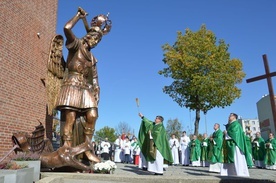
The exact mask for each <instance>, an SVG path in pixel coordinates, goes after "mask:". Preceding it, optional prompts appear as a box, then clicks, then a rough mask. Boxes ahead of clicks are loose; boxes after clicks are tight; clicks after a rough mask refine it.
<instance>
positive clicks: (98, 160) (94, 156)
mask: <svg viewBox="0 0 276 183" xmlns="http://www.w3.org/2000/svg"><path fill="white" fill-rule="evenodd" d="M84 153H85V155H86V156H87V158H88V159H89V160H90V161H92V162H95V163H100V162H101V160H100V158H98V157H97V156H96V155H95V154H92V153H91V152H90V151H85V152H84Z"/></svg>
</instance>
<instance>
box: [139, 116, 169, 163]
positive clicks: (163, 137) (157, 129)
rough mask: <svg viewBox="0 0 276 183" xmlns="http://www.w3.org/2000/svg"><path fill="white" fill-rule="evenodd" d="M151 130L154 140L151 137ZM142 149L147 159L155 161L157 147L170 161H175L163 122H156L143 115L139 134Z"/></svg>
mask: <svg viewBox="0 0 276 183" xmlns="http://www.w3.org/2000/svg"><path fill="white" fill-rule="evenodd" d="M149 131H151V136H152V137H153V140H151V139H150V136H149ZM138 139H139V145H140V148H141V151H142V153H143V155H144V157H145V159H146V160H147V161H155V158H156V157H155V155H156V148H157V149H158V151H159V152H160V153H161V154H162V156H163V158H164V159H165V160H166V161H168V162H171V163H172V162H173V158H172V152H171V149H170V145H169V140H168V138H167V133H166V130H165V128H164V126H163V123H160V124H155V122H152V121H150V120H148V119H147V118H145V117H143V118H142V122H141V125H140V129H139V134H138Z"/></svg>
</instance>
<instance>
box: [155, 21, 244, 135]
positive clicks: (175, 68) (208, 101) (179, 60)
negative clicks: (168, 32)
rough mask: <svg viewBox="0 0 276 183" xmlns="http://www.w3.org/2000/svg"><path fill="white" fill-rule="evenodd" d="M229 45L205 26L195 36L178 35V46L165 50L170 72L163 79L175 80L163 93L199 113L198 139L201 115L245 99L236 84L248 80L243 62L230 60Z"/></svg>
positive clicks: (167, 70)
mask: <svg viewBox="0 0 276 183" xmlns="http://www.w3.org/2000/svg"><path fill="white" fill-rule="evenodd" d="M228 48H229V45H228V44H226V43H225V42H224V40H222V39H221V40H219V41H218V43H217V38H216V36H215V35H214V33H213V32H212V31H210V30H207V29H206V26H205V25H202V26H201V28H200V30H199V31H197V32H192V31H191V30H190V29H186V31H185V34H184V35H183V34H182V33H181V32H180V31H179V32H178V33H177V40H176V42H175V43H174V44H173V45H172V46H170V45H169V44H168V43H167V44H165V45H163V46H162V49H163V51H164V58H163V62H164V63H165V64H167V65H168V67H167V68H164V69H163V70H160V71H159V74H160V75H163V76H164V77H167V78H172V79H173V82H172V83H171V85H169V86H164V88H163V92H164V93H166V94H168V95H169V96H170V97H171V98H172V99H173V100H174V101H175V102H176V103H178V104H179V106H180V107H186V108H188V109H190V110H193V111H195V113H196V118H195V122H194V126H195V129H194V134H196V135H198V127H199V121H200V111H202V112H204V113H205V114H206V113H207V112H208V111H209V110H210V109H212V108H215V107H222V108H224V107H225V106H229V105H231V104H232V103H233V101H234V100H235V99H236V98H239V97H240V95H241V90H240V89H239V88H237V87H236V84H238V83H241V82H242V79H243V78H244V77H245V73H244V72H243V70H242V62H241V61H240V60H239V59H236V58H234V59H230V53H229V52H228Z"/></svg>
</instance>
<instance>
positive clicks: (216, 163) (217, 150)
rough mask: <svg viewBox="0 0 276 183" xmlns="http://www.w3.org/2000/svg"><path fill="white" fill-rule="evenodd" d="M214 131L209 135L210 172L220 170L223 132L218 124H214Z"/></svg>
mask: <svg viewBox="0 0 276 183" xmlns="http://www.w3.org/2000/svg"><path fill="white" fill-rule="evenodd" d="M214 130H215V131H214V133H213V135H212V136H211V137H210V143H209V152H208V161H209V162H210V166H209V171H210V172H217V173H219V172H220V169H221V163H222V162H223V161H222V159H223V158H222V143H223V132H222V131H221V129H220V124H218V123H215V124H214Z"/></svg>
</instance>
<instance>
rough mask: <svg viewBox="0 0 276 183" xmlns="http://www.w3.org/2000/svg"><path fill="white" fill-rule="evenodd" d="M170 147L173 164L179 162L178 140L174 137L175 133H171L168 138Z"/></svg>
mask: <svg viewBox="0 0 276 183" xmlns="http://www.w3.org/2000/svg"><path fill="white" fill-rule="evenodd" d="M169 144H170V148H171V151H172V157H173V163H172V164H173V165H178V164H179V141H178V139H177V138H175V134H172V136H171V138H170V140H169Z"/></svg>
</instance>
